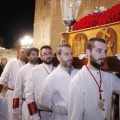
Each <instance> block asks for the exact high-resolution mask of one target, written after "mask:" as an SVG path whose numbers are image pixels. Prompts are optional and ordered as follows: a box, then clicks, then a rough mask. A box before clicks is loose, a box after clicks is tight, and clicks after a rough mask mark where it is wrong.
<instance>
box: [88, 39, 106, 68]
mask: <svg viewBox="0 0 120 120" xmlns="http://www.w3.org/2000/svg"><path fill="white" fill-rule="evenodd" d="M106 52H107V44H106V43H103V42H98V41H96V42H95V43H94V48H93V49H92V51H91V52H90V63H91V65H92V66H94V67H95V68H100V67H102V66H103V65H104V62H105V58H106Z"/></svg>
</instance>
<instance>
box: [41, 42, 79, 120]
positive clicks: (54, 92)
mask: <svg viewBox="0 0 120 120" xmlns="http://www.w3.org/2000/svg"><path fill="white" fill-rule="evenodd" d="M57 59H58V60H59V62H60V64H59V65H58V67H57V68H56V69H55V70H54V71H53V72H52V73H51V74H50V75H49V76H48V77H47V78H46V79H45V81H44V83H43V86H42V90H41V92H40V105H41V107H43V108H44V109H46V110H49V111H53V112H52V114H51V117H50V119H49V120H67V119H68V118H67V117H68V116H67V114H68V112H67V111H68V110H67V99H68V87H69V83H70V81H71V79H72V77H73V76H74V75H75V74H76V72H77V71H78V70H76V69H74V67H73V66H72V61H73V56H72V50H71V46H70V45H69V44H62V45H59V47H58V49H57Z"/></svg>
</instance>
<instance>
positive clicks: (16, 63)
mask: <svg viewBox="0 0 120 120" xmlns="http://www.w3.org/2000/svg"><path fill="white" fill-rule="evenodd" d="M26 52H27V50H26V49H25V48H21V49H20V50H19V53H18V58H19V59H18V60H12V61H10V62H8V63H7V64H6V66H5V68H4V70H3V72H2V74H1V77H0V92H1V90H2V88H3V85H4V83H5V81H6V80H7V86H8V91H7V93H6V99H7V104H8V120H14V118H13V114H12V106H13V91H14V85H15V80H16V73H17V71H18V69H19V68H20V67H22V66H23V65H25V62H26V58H27V55H26Z"/></svg>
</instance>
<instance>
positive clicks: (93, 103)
mask: <svg viewBox="0 0 120 120" xmlns="http://www.w3.org/2000/svg"><path fill="white" fill-rule="evenodd" d="M106 52H107V44H106V41H105V40H103V39H101V38H91V39H90V40H89V41H88V44H87V50H86V53H87V55H88V63H87V65H85V66H83V67H82V69H81V70H80V71H79V72H78V73H77V74H76V75H75V76H74V78H73V79H72V81H71V83H70V87H69V102H68V119H69V120H110V111H111V98H112V93H113V91H114V92H116V93H118V94H120V79H119V78H118V77H116V76H115V75H113V74H112V73H109V72H105V71H102V70H100V68H101V67H102V66H103V65H104V61H105V58H106Z"/></svg>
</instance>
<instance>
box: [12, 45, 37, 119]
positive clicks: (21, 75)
mask: <svg viewBox="0 0 120 120" xmlns="http://www.w3.org/2000/svg"><path fill="white" fill-rule="evenodd" d="M38 56H39V50H38V49H37V48H34V47H33V48H29V49H28V50H27V58H28V60H29V61H28V63H27V64H26V65H24V66H23V67H21V68H20V69H19V70H18V72H17V75H16V82H15V89H14V93H13V114H14V119H17V120H19V119H22V120H30V114H29V111H28V107H27V102H26V99H25V85H26V81H27V76H28V73H29V71H30V70H31V69H32V68H33V67H35V66H36V65H37V62H38Z"/></svg>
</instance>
